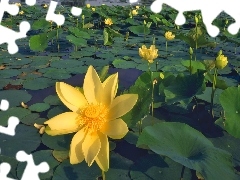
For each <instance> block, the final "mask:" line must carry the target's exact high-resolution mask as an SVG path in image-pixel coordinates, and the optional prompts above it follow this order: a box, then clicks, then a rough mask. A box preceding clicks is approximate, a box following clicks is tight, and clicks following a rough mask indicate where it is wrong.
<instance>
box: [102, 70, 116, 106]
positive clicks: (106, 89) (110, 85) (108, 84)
mask: <svg viewBox="0 0 240 180" xmlns="http://www.w3.org/2000/svg"><path fill="white" fill-rule="evenodd" d="M117 88H118V73H116V74H113V75H111V76H109V77H108V78H107V79H106V80H105V81H104V82H103V95H102V103H104V104H105V105H106V106H109V105H110V104H111V103H112V101H113V99H114V97H115V96H116V93H117Z"/></svg>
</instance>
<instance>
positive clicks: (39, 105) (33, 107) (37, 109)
mask: <svg viewBox="0 0 240 180" xmlns="http://www.w3.org/2000/svg"><path fill="white" fill-rule="evenodd" d="M49 108H50V105H49V104H47V103H35V104H33V105H31V106H29V107H28V109H30V110H31V111H35V112H43V111H46V110H48V109H49Z"/></svg>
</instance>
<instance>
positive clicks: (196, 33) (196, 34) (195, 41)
mask: <svg viewBox="0 0 240 180" xmlns="http://www.w3.org/2000/svg"><path fill="white" fill-rule="evenodd" d="M195 31H196V41H195V43H196V44H195V61H196V60H197V39H198V33H197V24H196V27H195Z"/></svg>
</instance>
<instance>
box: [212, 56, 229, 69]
mask: <svg viewBox="0 0 240 180" xmlns="http://www.w3.org/2000/svg"><path fill="white" fill-rule="evenodd" d="M227 64H228V60H227V57H225V56H224V55H219V56H218V57H217V58H216V60H215V67H216V68H217V69H223V68H224V67H226V66H227Z"/></svg>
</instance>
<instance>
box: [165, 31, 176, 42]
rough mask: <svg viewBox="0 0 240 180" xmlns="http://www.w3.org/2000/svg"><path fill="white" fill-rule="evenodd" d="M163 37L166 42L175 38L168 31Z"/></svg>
mask: <svg viewBox="0 0 240 180" xmlns="http://www.w3.org/2000/svg"><path fill="white" fill-rule="evenodd" d="M164 36H165V38H166V39H167V40H173V39H174V38H175V35H174V34H172V32H170V31H167V32H166V33H165V35H164Z"/></svg>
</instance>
